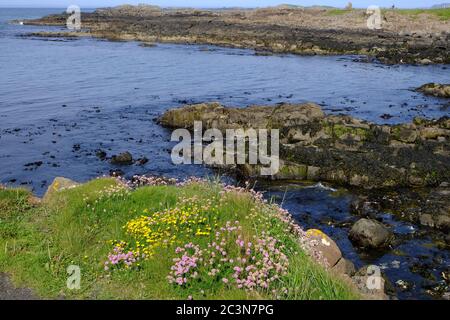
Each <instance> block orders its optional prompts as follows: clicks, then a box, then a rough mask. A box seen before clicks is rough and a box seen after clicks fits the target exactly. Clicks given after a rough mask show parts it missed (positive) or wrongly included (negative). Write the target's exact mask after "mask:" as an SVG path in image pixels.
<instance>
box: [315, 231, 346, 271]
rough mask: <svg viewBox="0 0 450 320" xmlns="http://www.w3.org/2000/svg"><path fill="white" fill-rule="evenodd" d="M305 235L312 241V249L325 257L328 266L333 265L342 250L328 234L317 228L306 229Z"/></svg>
mask: <svg viewBox="0 0 450 320" xmlns="http://www.w3.org/2000/svg"><path fill="white" fill-rule="evenodd" d="M306 237H307V238H308V239H309V240H312V241H314V244H313V246H312V247H313V250H316V251H318V252H320V253H321V255H322V257H323V258H325V260H326V262H327V266H328V267H329V268H332V267H334V266H335V265H336V264H337V263H338V261H339V260H340V259H341V258H342V252H341V250H340V249H339V247H338V246H337V244H336V242H334V241H333V239H331V238H330V237H329V236H327V235H326V234H325V233H323V232H322V231H320V230H317V229H310V230H308V231H306Z"/></svg>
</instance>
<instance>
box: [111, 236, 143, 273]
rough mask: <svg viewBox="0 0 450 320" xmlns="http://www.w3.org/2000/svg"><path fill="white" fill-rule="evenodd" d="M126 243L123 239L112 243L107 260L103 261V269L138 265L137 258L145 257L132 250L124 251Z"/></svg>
mask: <svg viewBox="0 0 450 320" xmlns="http://www.w3.org/2000/svg"><path fill="white" fill-rule="evenodd" d="M126 245H127V244H126V243H125V242H123V241H120V242H117V243H115V244H114V248H113V250H112V252H111V253H110V254H109V255H108V260H107V261H105V270H110V269H114V268H117V269H120V268H122V267H125V268H127V269H128V268H131V267H139V260H141V258H145V255H144V254H142V255H140V254H139V253H136V252H133V251H126V249H125V248H126Z"/></svg>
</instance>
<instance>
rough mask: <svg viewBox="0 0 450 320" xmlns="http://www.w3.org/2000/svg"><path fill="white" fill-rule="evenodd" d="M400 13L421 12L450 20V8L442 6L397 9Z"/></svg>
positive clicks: (414, 14) (417, 13)
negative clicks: (438, 7) (436, 7)
mask: <svg viewBox="0 0 450 320" xmlns="http://www.w3.org/2000/svg"><path fill="white" fill-rule="evenodd" d="M395 12H398V13H400V14H405V15H411V16H417V15H419V14H431V15H435V16H437V17H439V18H440V19H441V20H449V19H450V8H442V9H399V10H397V9H396V10H395Z"/></svg>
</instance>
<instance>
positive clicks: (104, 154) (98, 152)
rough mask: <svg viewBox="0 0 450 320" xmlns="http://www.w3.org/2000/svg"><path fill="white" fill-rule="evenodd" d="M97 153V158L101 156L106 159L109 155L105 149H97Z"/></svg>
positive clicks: (101, 158)
mask: <svg viewBox="0 0 450 320" xmlns="http://www.w3.org/2000/svg"><path fill="white" fill-rule="evenodd" d="M95 155H96V156H97V158H99V159H100V160H105V159H106V156H107V154H106V152H105V151H103V150H97V151H96V152H95Z"/></svg>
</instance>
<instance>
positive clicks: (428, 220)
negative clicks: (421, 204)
mask: <svg viewBox="0 0 450 320" xmlns="http://www.w3.org/2000/svg"><path fill="white" fill-rule="evenodd" d="M419 221H420V224H421V225H423V226H427V227H434V221H433V216H432V215H431V214H428V213H425V214H422V215H420V218H419Z"/></svg>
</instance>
